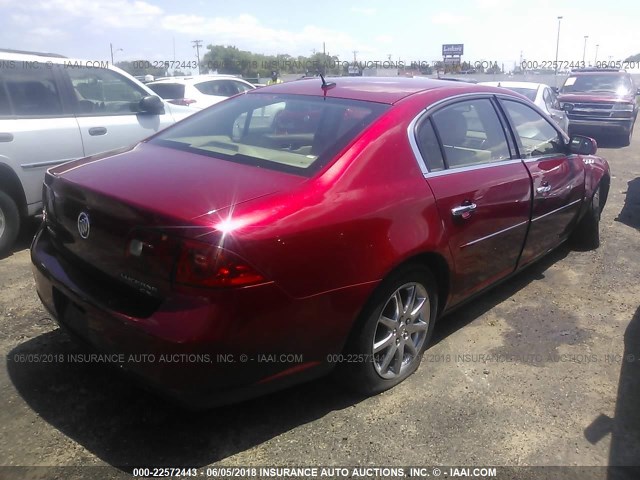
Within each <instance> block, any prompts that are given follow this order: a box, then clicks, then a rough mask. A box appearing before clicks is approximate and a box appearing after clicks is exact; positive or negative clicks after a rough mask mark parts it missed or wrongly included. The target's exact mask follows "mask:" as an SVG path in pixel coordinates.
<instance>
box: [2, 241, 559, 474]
mask: <svg viewBox="0 0 640 480" xmlns="http://www.w3.org/2000/svg"><path fill="white" fill-rule="evenodd" d="M567 253H568V248H567V247H564V246H563V247H560V248H559V249H557V250H556V251H554V252H553V253H551V254H550V255H548V256H547V257H546V258H544V259H542V260H541V261H539V262H537V263H535V264H534V265H532V266H531V267H530V268H528V269H527V270H525V271H523V272H522V273H520V274H518V275H517V276H515V277H513V278H512V279H511V280H510V281H509V282H506V283H504V284H502V285H499V286H497V287H495V288H494V289H492V290H490V291H489V292H487V293H486V294H484V295H482V296H480V297H478V298H477V299H476V300H474V301H472V302H470V303H468V304H467V305H466V306H464V307H462V308H460V309H458V310H457V311H456V314H455V315H452V316H449V317H447V318H445V320H446V321H443V322H440V323H439V324H438V325H437V326H436V330H435V341H436V342H439V341H442V340H443V339H444V338H446V337H447V336H449V335H451V334H452V333H453V332H455V331H456V330H458V329H460V328H462V327H463V326H465V325H467V324H469V323H470V322H472V321H473V320H474V319H476V318H478V317H479V316H480V315H482V314H483V313H485V312H486V311H488V310H489V309H491V308H492V307H493V306H495V305H496V304H498V303H500V302H502V301H503V300H505V299H506V298H508V297H509V296H511V295H513V294H514V293H516V292H517V291H518V290H520V289H521V288H523V287H525V286H526V285H528V284H529V283H530V282H532V281H534V280H536V279H540V278H543V277H544V271H545V270H546V269H547V268H548V267H549V266H550V265H552V264H553V263H555V262H557V261H558V260H560V259H562V258H563V257H564V256H566V255H567ZM81 351H82V350H81V347H79V346H77V345H76V344H75V343H74V342H72V341H71V339H70V338H69V337H68V336H67V335H66V334H65V333H64V332H63V331H62V330H60V329H57V330H54V331H52V332H49V333H45V334H43V335H40V336H38V337H35V338H32V339H30V340H28V341H26V342H24V343H21V344H20V345H18V346H17V347H15V348H14V349H13V350H11V351H10V352H9V354H8V356H7V370H8V373H9V377H10V379H11V381H12V383H13V385H14V386H15V388H16V390H17V392H18V393H19V394H20V395H21V396H22V398H23V399H24V400H25V402H26V403H27V404H28V405H29V406H30V407H31V408H32V409H33V410H34V411H35V412H36V413H37V414H38V415H39V416H40V417H41V418H42V419H44V420H45V421H46V422H48V423H49V424H51V425H52V426H54V427H55V428H56V429H58V430H59V431H61V432H62V433H64V434H65V435H66V436H67V437H69V438H71V439H73V440H74V441H75V442H77V443H78V444H80V445H82V446H83V447H84V448H85V449H87V450H88V451H90V452H92V453H93V454H94V455H96V456H97V457H98V458H100V459H101V460H103V461H104V462H106V463H108V464H110V465H112V466H114V467H116V468H120V469H121V470H128V469H130V468H131V467H134V466H159V465H165V466H166V465H171V466H196V467H199V466H205V465H209V464H211V463H214V462H217V461H220V460H223V459H225V458H227V457H230V456H232V455H234V454H237V453H239V452H243V451H245V450H248V449H250V448H252V447H254V446H256V445H259V444H261V443H264V442H265V441H267V440H269V439H272V438H275V437H277V436H279V435H282V434H283V433H285V432H287V431H289V430H292V429H294V428H297V427H299V426H301V425H305V424H307V423H309V422H312V421H314V420H317V419H319V418H322V417H324V416H326V415H328V414H330V413H331V412H333V411H338V410H342V409H345V408H348V407H350V406H353V405H355V404H357V403H359V402H361V401H363V400H364V398H363V397H362V396H359V395H356V394H353V393H350V392H349V391H346V390H345V389H344V388H343V387H341V386H339V385H338V384H337V382H336V381H335V379H334V378H333V376H328V377H325V378H322V379H319V380H315V381H313V382H309V383H307V384H302V385H299V386H296V387H293V388H290V389H288V390H285V391H282V392H277V393H274V394H271V395H269V396H266V397H261V398H259V399H255V400H249V401H245V402H243V403H239V404H235V405H230V406H224V407H218V408H216V409H212V410H208V411H201V412H191V411H188V410H185V409H183V408H181V407H179V406H177V405H175V404H173V403H171V402H169V401H167V400H164V399H163V398H161V397H159V396H157V395H156V394H154V393H151V392H147V391H146V390H143V389H142V388H140V387H139V385H138V384H137V383H135V382H134V381H133V380H131V379H129V378H128V377H125V376H123V375H121V374H120V372H118V371H116V370H115V369H112V368H109V367H106V366H98V365H95V364H86V363H77V362H68V361H65V359H68V358H69V357H68V355H70V354H74V353H79V352H81ZM33 354H37V355H38V358H40V359H47V360H49V361H48V362H47V363H45V362H42V361H40V362H33V361H31V362H29V361H25V360H29V358H30V355H31V356H33ZM56 359H61V360H62V361H57V360H56Z"/></svg>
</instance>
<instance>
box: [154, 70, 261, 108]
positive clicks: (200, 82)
mask: <svg viewBox="0 0 640 480" xmlns="http://www.w3.org/2000/svg"><path fill="white" fill-rule="evenodd" d="M147 87H149V88H150V89H151V90H153V91H154V92H156V94H157V95H160V96H161V97H162V98H164V99H165V100H166V101H168V102H170V103H173V104H175V105H188V106H190V107H192V108H196V109H202V108H206V107H209V106H211V105H213V104H215V103H218V102H221V101H222V100H224V99H226V98H229V97H233V96H234V95H237V94H238V93H243V92H246V91H247V90H253V89H254V88H256V87H255V86H254V85H252V84H251V83H249V82H247V81H246V80H243V79H241V78H238V77H234V76H233V75H198V76H195V77H171V78H163V79H159V80H156V81H155V82H150V83H147Z"/></svg>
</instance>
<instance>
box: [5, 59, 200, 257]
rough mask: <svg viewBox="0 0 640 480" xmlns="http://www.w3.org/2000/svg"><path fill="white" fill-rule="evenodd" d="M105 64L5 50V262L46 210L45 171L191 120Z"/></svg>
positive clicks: (184, 109)
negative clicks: (27, 221) (31, 220)
mask: <svg viewBox="0 0 640 480" xmlns="http://www.w3.org/2000/svg"><path fill="white" fill-rule="evenodd" d="M193 112H194V110H193V109H190V108H188V107H182V106H178V105H171V104H169V103H167V102H165V101H164V100H162V99H160V98H159V97H158V96H157V95H156V94H154V92H153V91H151V90H149V88H147V87H146V86H144V85H143V84H142V83H140V82H139V81H137V80H136V79H135V78H133V77H132V76H130V75H128V74H127V73H125V72H123V71H122V70H120V69H119V68H116V67H113V66H111V65H109V64H108V62H102V61H84V60H72V59H69V58H65V57H62V56H60V55H55V54H50V53H49V54H45V53H33V52H20V51H15V50H0V257H1V256H3V255H6V254H7V253H8V252H9V251H10V248H11V246H12V244H13V242H14V241H15V238H16V236H17V235H18V231H19V230H20V221H21V219H22V218H25V217H27V216H31V215H36V214H38V213H40V211H41V210H42V181H43V179H44V173H45V171H46V170H47V169H48V168H49V167H51V166H53V165H58V164H60V163H63V162H67V161H69V160H74V159H77V158H81V157H86V156H89V155H94V154H97V153H101V152H105V151H108V150H113V149H116V148H120V147H125V146H128V145H132V144H135V143H137V142H139V141H140V140H142V139H144V138H146V137H148V136H150V135H152V134H154V133H156V132H158V131H159V130H162V129H163V128H165V127H168V126H169V125H172V124H173V123H175V122H176V121H178V120H180V119H182V118H184V117H186V116H188V115H190V114H192V113H193Z"/></svg>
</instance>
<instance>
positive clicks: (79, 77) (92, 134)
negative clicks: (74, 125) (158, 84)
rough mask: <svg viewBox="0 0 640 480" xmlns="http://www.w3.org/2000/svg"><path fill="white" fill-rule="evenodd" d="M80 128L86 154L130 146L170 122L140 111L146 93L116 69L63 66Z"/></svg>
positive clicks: (163, 115) (165, 115) (166, 113)
mask: <svg viewBox="0 0 640 480" xmlns="http://www.w3.org/2000/svg"><path fill="white" fill-rule="evenodd" d="M65 72H66V74H67V75H68V77H69V79H70V85H71V91H72V101H74V102H75V114H76V119H77V121H78V125H79V127H80V134H81V135H82V141H83V144H84V153H85V155H94V154H96V153H99V152H104V151H107V150H113V149H115V148H119V147H124V146H127V145H132V144H135V143H137V142H139V141H140V140H142V139H144V138H147V137H149V136H151V135H153V134H154V133H156V132H158V131H160V130H162V129H163V128H166V127H168V126H169V125H171V124H173V123H174V121H173V118H172V116H171V113H170V112H169V111H168V109H166V108H165V110H164V112H163V113H161V114H151V113H144V112H140V110H139V106H138V105H139V102H140V100H142V98H144V97H146V96H148V95H149V93H148V92H147V91H146V90H144V89H143V88H141V87H140V86H139V85H136V84H135V83H134V82H133V81H131V80H130V79H128V78H126V77H125V76H124V75H121V74H119V73H118V72H116V71H113V70H108V69H104V68H89V67H81V66H73V67H67V68H65Z"/></svg>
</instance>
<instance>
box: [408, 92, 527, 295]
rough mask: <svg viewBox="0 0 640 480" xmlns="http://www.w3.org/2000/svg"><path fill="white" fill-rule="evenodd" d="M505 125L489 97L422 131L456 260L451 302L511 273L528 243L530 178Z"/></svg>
mask: <svg viewBox="0 0 640 480" xmlns="http://www.w3.org/2000/svg"><path fill="white" fill-rule="evenodd" d="M503 126H504V119H501V118H500V114H499V113H498V111H497V110H496V108H495V105H494V102H493V100H492V99H491V98H490V97H488V96H487V97H484V98H474V99H469V100H462V101H457V102H454V103H451V104H447V105H445V106H443V107H442V108H439V109H438V110H436V111H434V112H433V113H432V114H429V115H428V117H427V118H425V119H423V120H422V121H421V123H420V124H419V126H418V128H417V144H418V146H419V150H420V152H421V154H422V156H423V158H424V159H425V161H426V163H427V165H428V169H429V171H428V173H426V174H425V177H426V180H427V183H428V185H429V187H430V188H431V190H432V192H433V194H434V196H435V198H436V202H437V206H438V212H439V214H440V217H441V219H442V223H443V226H444V229H445V230H446V234H447V237H448V239H449V248H450V251H451V254H452V256H453V259H454V262H455V268H454V270H455V272H454V277H453V279H452V281H453V291H452V299H451V301H452V303H456V302H457V301H459V300H461V299H463V298H464V297H467V296H468V295H470V294H472V293H474V292H476V291H479V290H481V289H482V288H484V287H486V286H488V285H490V284H491V283H493V282H495V281H496V280H498V279H499V278H502V277H504V276H506V275H508V274H510V273H511V272H513V271H514V270H515V267H516V264H517V261H518V257H519V255H520V252H521V250H522V247H523V244H524V241H525V235H526V232H527V227H528V223H529V215H530V209H531V180H530V177H529V174H528V172H527V169H526V167H525V166H524V164H523V163H522V162H521V161H520V160H518V159H515V158H514V157H515V155H514V153H515V151H514V147H513V145H512V144H511V145H510V140H508V138H507V136H506V134H505V130H504V128H503ZM511 143H512V142H511Z"/></svg>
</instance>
